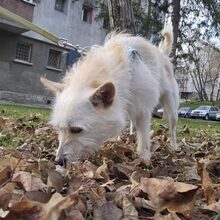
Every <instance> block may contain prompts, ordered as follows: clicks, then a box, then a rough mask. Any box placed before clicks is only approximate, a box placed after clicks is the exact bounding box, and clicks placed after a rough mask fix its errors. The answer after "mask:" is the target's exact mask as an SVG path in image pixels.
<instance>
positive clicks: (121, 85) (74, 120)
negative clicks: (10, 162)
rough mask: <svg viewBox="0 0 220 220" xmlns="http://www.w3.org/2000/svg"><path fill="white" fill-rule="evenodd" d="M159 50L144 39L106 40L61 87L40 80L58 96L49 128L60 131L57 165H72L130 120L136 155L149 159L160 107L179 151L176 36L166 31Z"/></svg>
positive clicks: (117, 37)
mask: <svg viewBox="0 0 220 220" xmlns="http://www.w3.org/2000/svg"><path fill="white" fill-rule="evenodd" d="M162 34H163V36H164V38H165V39H164V41H163V42H161V44H160V46H159V49H158V48H157V47H156V46H154V45H152V44H151V43H150V42H148V41H146V40H145V39H144V38H142V37H137V36H131V35H128V34H124V33H119V34H116V33H112V34H110V35H108V36H107V39H106V41H105V43H104V45H103V46H96V47H93V48H92V49H91V51H90V52H89V53H88V54H87V55H86V56H85V57H83V58H82V59H81V60H80V61H79V62H78V63H77V64H76V65H75V66H73V68H72V69H71V70H70V72H69V73H68V74H67V75H66V76H65V77H64V79H63V81H62V82H61V83H56V82H52V81H49V80H47V79H45V78H41V81H42V83H43V84H44V85H45V86H46V87H47V88H49V89H50V90H52V91H53V92H54V93H56V101H55V104H54V107H53V113H52V118H51V124H52V125H53V126H54V127H55V128H57V129H58V131H59V148H58V151H57V155H56V160H57V161H58V162H60V163H61V164H62V163H64V162H72V161H75V160H77V159H78V158H81V157H83V156H84V155H86V154H87V153H88V152H91V151H93V150H95V149H97V148H98V147H99V146H100V145H101V144H102V143H103V142H104V141H105V140H107V139H108V138H112V137H115V136H117V135H118V134H119V133H120V132H121V131H122V130H123V129H124V128H125V127H126V125H127V119H130V121H131V122H132V124H133V125H134V127H135V128H136V133H137V140H138V146H137V152H138V154H139V155H140V157H142V158H144V159H150V157H151V152H150V120H151V113H152V111H153V109H154V107H155V106H156V105H157V104H158V103H160V104H161V105H162V106H163V107H164V109H165V113H166V116H167V119H168V121H169V127H170V134H171V145H172V146H173V148H174V149H176V134H175V127H176V122H177V119H178V116H177V108H178V104H179V97H178V86H177V83H176V80H175V78H174V75H173V68H172V64H171V62H170V58H169V57H168V56H169V54H170V52H171V48H172V43H173V34H172V31H170V30H168V29H166V30H165V29H164V30H163V32H162Z"/></svg>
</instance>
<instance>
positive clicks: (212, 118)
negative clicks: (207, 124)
mask: <svg viewBox="0 0 220 220" xmlns="http://www.w3.org/2000/svg"><path fill="white" fill-rule="evenodd" d="M217 113H220V109H219V108H217V107H215V110H214V111H210V112H209V119H210V120H216V114H217Z"/></svg>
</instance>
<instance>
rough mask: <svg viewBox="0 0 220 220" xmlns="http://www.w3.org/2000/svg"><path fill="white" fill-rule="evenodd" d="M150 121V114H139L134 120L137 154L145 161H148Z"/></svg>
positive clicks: (149, 154) (149, 153)
mask: <svg viewBox="0 0 220 220" xmlns="http://www.w3.org/2000/svg"><path fill="white" fill-rule="evenodd" d="M150 120H151V113H150V112H148V113H145V114H141V115H140V116H139V117H138V118H137V119H136V133H137V142H138V145H137V153H138V155H139V156H140V157H141V158H143V159H146V160H150V157H151V152H150Z"/></svg>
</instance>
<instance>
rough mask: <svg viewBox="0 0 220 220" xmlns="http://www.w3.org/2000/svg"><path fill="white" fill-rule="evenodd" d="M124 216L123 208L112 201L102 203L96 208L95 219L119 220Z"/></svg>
mask: <svg viewBox="0 0 220 220" xmlns="http://www.w3.org/2000/svg"><path fill="white" fill-rule="evenodd" d="M121 217H122V211H121V209H119V208H117V207H116V206H115V205H114V204H113V203H112V202H105V203H100V204H99V205H98V207H97V208H96V209H95V210H94V218H93V220H113V219H114V220H119V219H121Z"/></svg>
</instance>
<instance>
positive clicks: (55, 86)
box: [40, 77, 64, 94]
mask: <svg viewBox="0 0 220 220" xmlns="http://www.w3.org/2000/svg"><path fill="white" fill-rule="evenodd" d="M40 81H41V82H42V84H43V85H44V86H45V87H46V88H47V89H49V90H50V91H52V92H53V93H55V94H57V93H58V92H62V91H63V88H64V85H63V84H62V83H58V82H53V81H50V80H48V79H46V78H44V77H41V78H40Z"/></svg>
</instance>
